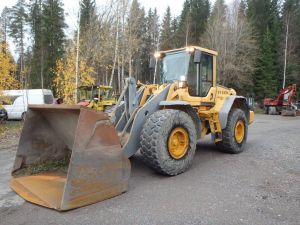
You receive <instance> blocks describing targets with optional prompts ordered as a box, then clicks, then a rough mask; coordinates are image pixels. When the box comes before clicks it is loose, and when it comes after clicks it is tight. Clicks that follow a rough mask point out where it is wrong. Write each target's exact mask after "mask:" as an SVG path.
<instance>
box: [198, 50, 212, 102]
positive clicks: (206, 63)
mask: <svg viewBox="0 0 300 225" xmlns="http://www.w3.org/2000/svg"><path fill="white" fill-rule="evenodd" d="M212 61H213V57H212V56H211V55H206V54H203V55H202V58H201V63H200V78H201V79H200V96H201V97H205V96H207V94H208V92H209V89H210V88H211V87H212V85H213V62H212Z"/></svg>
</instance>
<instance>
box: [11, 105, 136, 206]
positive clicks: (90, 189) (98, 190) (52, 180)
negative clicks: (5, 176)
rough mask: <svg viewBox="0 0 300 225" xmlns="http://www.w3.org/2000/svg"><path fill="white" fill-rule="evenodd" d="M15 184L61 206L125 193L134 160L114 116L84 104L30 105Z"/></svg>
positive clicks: (37, 199)
mask: <svg viewBox="0 0 300 225" xmlns="http://www.w3.org/2000/svg"><path fill="white" fill-rule="evenodd" d="M12 175H13V178H12V180H11V185H10V186H11V188H12V189H13V190H14V191H15V192H16V193H18V194H19V195H20V196H22V197H23V198H24V199H25V200H27V201H29V202H32V203H35V204H38V205H42V206H45V207H48V208H53V209H56V210H59V211H64V210H69V209H74V208H78V207H82V206H85V205H89V204H92V203H95V202H99V201H102V200H105V199H108V198H112V197H115V196H117V195H120V194H122V193H123V192H125V191H126V190H127V188H128V180H129V176H130V162H129V160H128V159H127V158H126V157H125V156H124V155H123V153H122V151H121V146H120V142H119V138H118V136H117V134H116V131H115V129H114V127H113V125H111V123H110V121H109V118H108V116H107V115H106V114H105V113H103V112H97V111H94V110H90V109H87V108H81V107H80V106H63V105H60V106H54V105H53V106H30V107H29V109H28V111H27V115H26V120H25V122H24V127H23V130H22V134H21V138H20V142H19V146H18V151H17V155H16V159H15V163H14V166H13V172H12Z"/></svg>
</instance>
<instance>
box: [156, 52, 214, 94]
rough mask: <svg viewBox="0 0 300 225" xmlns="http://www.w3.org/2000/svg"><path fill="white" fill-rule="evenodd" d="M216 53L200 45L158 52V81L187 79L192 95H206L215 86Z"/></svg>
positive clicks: (169, 81) (166, 81)
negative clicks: (201, 47) (199, 46)
mask: <svg viewBox="0 0 300 225" xmlns="http://www.w3.org/2000/svg"><path fill="white" fill-rule="evenodd" d="M216 55H217V53H216V52H213V51H209V50H207V52H206V51H205V49H200V48H198V47H188V48H185V49H179V50H174V51H167V52H159V53H156V54H155V58H156V59H157V61H158V63H157V66H158V68H157V71H158V75H157V76H158V81H159V83H160V84H163V83H173V82H176V81H178V82H180V81H186V82H187V85H188V90H189V94H190V96H193V97H205V96H207V94H208V92H209V90H210V88H211V87H213V86H214V79H215V77H216V76H214V66H213V65H214V57H216ZM215 83H216V81H215Z"/></svg>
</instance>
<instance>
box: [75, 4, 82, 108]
mask: <svg viewBox="0 0 300 225" xmlns="http://www.w3.org/2000/svg"><path fill="white" fill-rule="evenodd" d="M80 17H81V13H80V6H79V12H78V29H77V43H76V69H75V76H76V78H75V103H77V99H78V80H79V79H78V75H79V74H78V73H79V44H80V42H79V38H80Z"/></svg>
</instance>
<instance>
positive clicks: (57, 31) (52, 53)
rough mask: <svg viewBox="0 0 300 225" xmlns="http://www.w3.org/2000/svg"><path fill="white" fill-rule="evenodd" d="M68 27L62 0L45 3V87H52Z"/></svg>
mask: <svg viewBox="0 0 300 225" xmlns="http://www.w3.org/2000/svg"><path fill="white" fill-rule="evenodd" d="M65 27H66V24H65V21H64V10H63V6H62V3H61V1H60V0H46V1H45V2H44V3H43V43H44V47H45V51H44V63H43V65H44V87H45V88H52V85H53V77H54V73H53V70H54V68H55V64H56V61H57V60H59V59H61V58H62V57H63V54H64V46H65V33H64V28H65Z"/></svg>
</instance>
